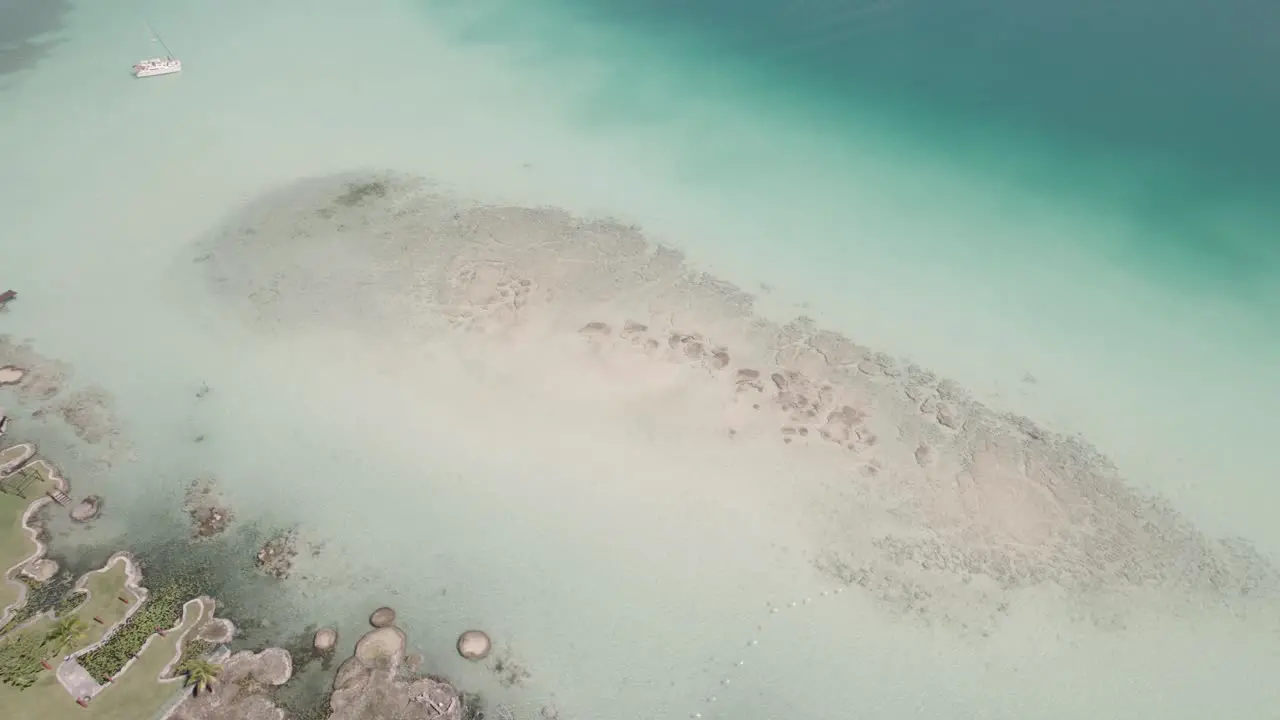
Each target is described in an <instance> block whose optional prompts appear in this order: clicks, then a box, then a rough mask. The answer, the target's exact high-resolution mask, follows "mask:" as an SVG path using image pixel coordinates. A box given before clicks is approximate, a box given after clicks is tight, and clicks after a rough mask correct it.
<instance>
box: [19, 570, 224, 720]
mask: <svg viewBox="0 0 1280 720" xmlns="http://www.w3.org/2000/svg"><path fill="white" fill-rule="evenodd" d="M95 596H96V591H95ZM116 604H117V605H121V606H122V607H123V605H122V604H121V603H120V602H119V601H116ZM81 616H82V617H88V615H87V614H86V611H85V610H82V611H81ZM203 618H204V614H203V613H193V614H192V615H191V616H189V617H188V619H187V622H186V623H185V624H184V625H183V627H182V628H181V629H180V630H179V631H176V632H170V633H168V634H167V636H166V637H157V638H155V639H153V640H152V641H151V643H150V644H149V645H147V649H146V651H145V652H143V653H142V654H141V655H139V656H138V659H137V660H136V661H134V663H133V664H132V665H130V666H129V670H128V671H127V672H125V673H123V674H121V675H120V677H118V678H115V679H114V681H113V682H112V683H111V684H110V685H108V686H107V687H106V689H104V690H103V691H102V693H101V694H100V695H98V696H97V697H95V698H94V699H93V701H92V702H90V703H89V707H87V708H82V707H80V706H78V705H76V703H75V698H73V697H71V696H70V695H69V694H67V691H66V690H65V689H63V687H62V686H61V685H59V684H58V681H57V680H56V679H55V677H54V674H53V673H51V672H48V671H44V672H40V673H39V675H38V679H37V680H36V683H35V685H33V686H31V687H29V688H27V689H24V690H19V689H17V688H14V687H11V686H9V685H4V684H0V708H3V711H0V717H4V718H6V720H7V718H10V717H12V718H40V720H140V719H145V718H150V717H155V716H156V714H157V713H158V712H159V711H160V710H161V709H162V708H163V707H164V706H165V704H166V703H168V702H171V701H173V700H176V699H177V697H178V694H179V693H180V692H181V690H182V683H181V682H179V681H177V680H170V681H168V682H161V681H160V673H161V672H162V671H163V670H164V668H165V667H166V666H167V665H168V664H169V663H171V662H173V659H174V656H175V655H176V654H177V643H178V642H179V640H180V639H181V638H182V637H183V635H184V634H185V633H187V632H189V631H191V630H193V629H194V628H195V627H197V626H198V624H199V622H200V621H201V620H202V619H203ZM104 619H105V618H104ZM117 619H118V618H117ZM52 626H53V623H52V622H49V623H48V627H52ZM90 628H91V632H94V631H97V630H98V628H99V626H98V625H97V624H96V623H93V624H90ZM27 632H29V631H24V634H27ZM46 632H47V628H46ZM33 635H34V636H35V637H37V638H40V637H41V635H38V634H34V633H33ZM183 646H184V649H185V647H186V643H185V641H184V642H183Z"/></svg>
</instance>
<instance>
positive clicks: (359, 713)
mask: <svg viewBox="0 0 1280 720" xmlns="http://www.w3.org/2000/svg"><path fill="white" fill-rule="evenodd" d="M404 651H405V636H404V633H403V632H401V631H400V629H399V628H397V627H395V626H386V627H380V628H377V629H374V630H371V631H369V632H368V633H366V634H365V635H364V636H363V637H361V638H360V640H359V641H358V642H357V643H356V651H355V655H354V656H352V657H351V658H349V659H348V660H347V661H346V662H344V663H343V664H342V666H341V667H339V668H338V673H337V676H336V677H335V678H334V681H333V694H332V695H331V696H330V698H329V706H330V709H331V711H332V714H331V715H330V720H362V719H363V718H382V717H387V718H391V717H395V718H400V719H401V720H461V718H463V717H466V715H465V714H464V703H463V698H462V696H461V695H460V694H459V693H458V691H457V690H456V689H454V687H453V686H452V685H450V684H449V683H447V682H443V681H441V680H437V679H433V678H430V677H422V676H418V675H417V674H416V671H413V670H411V669H410V668H409V667H407V666H406V664H405V654H404Z"/></svg>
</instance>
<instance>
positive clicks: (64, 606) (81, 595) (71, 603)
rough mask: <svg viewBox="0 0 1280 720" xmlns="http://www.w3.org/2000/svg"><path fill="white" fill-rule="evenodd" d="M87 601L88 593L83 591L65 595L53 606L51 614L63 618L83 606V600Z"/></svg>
mask: <svg viewBox="0 0 1280 720" xmlns="http://www.w3.org/2000/svg"><path fill="white" fill-rule="evenodd" d="M88 599H89V593H87V592H85V591H83V590H77V591H75V592H71V593H67V594H66V595H63V596H62V599H61V600H59V601H58V602H57V604H55V605H54V606H53V614H54V615H56V616H58V617H63V616H64V615H68V614H70V613H73V612H75V611H76V609H77V608H79V607H80V606H81V605H83V604H84V601H85V600H88Z"/></svg>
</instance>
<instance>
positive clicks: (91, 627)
mask: <svg viewBox="0 0 1280 720" xmlns="http://www.w3.org/2000/svg"><path fill="white" fill-rule="evenodd" d="M126 579H127V578H126V575H125V566H124V561H123V560H116V561H115V562H113V563H112V564H111V565H110V566H109V567H106V568H103V569H102V570H94V571H93V572H91V573H89V574H88V575H87V576H86V579H85V582H84V587H85V588H86V589H87V590H88V591H89V599H88V600H86V601H84V603H83V604H81V605H80V607H79V608H77V609H76V611H75V616H76V617H78V618H80V619H81V620H83V621H84V623H85V625H86V629H87V632H86V634H85V638H84V639H83V640H81V641H80V642H78V643H76V644H75V645H72V646H71V649H69V650H67V652H65V653H64V655H70V654H71V653H73V652H75V651H77V650H79V649H81V648H84V647H88V646H89V645H92V644H94V643H96V642H98V641H99V640H101V639H102V636H103V635H106V634H107V630H109V629H111V627H112V626H113V625H115V624H116V623H118V622H120V621H121V620H123V619H124V614H125V613H126V612H128V611H129V608H130V607H132V606H133V605H136V604H137V603H138V596H137V595H135V594H134V593H133V591H131V590H127V589H125V580H126ZM121 597H124V598H127V599H128V600H129V602H128V604H125V603H122V602H120V598H121ZM95 617H98V618H102V623H98V622H97V621H96V620H94V618H95ZM55 623H57V620H55V619H54V618H52V617H48V616H46V617H43V618H41V619H40V620H37V621H36V622H35V623H33V624H31V625H29V626H27V627H26V628H25V629H23V630H20V631H16V632H15V634H17V633H22V632H37V633H40V634H42V635H44V634H48V632H49V630H51V629H52V628H53V626H54V624H55ZM49 664H50V665H55V664H57V663H55V662H53V661H52V660H50V661H49Z"/></svg>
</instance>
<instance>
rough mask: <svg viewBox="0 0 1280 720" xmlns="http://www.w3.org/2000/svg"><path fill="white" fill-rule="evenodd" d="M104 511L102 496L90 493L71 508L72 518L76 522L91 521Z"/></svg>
mask: <svg viewBox="0 0 1280 720" xmlns="http://www.w3.org/2000/svg"><path fill="white" fill-rule="evenodd" d="M100 512H102V498H100V497H98V496H97V495H90V496H89V497H86V498H85V499H83V500H81V501H80V502H79V504H77V505H76V506H75V507H74V508H72V509H71V519H72V520H75V521H76V522H89V521H90V520H92V519H94V518H96V517H98V513H100Z"/></svg>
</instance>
